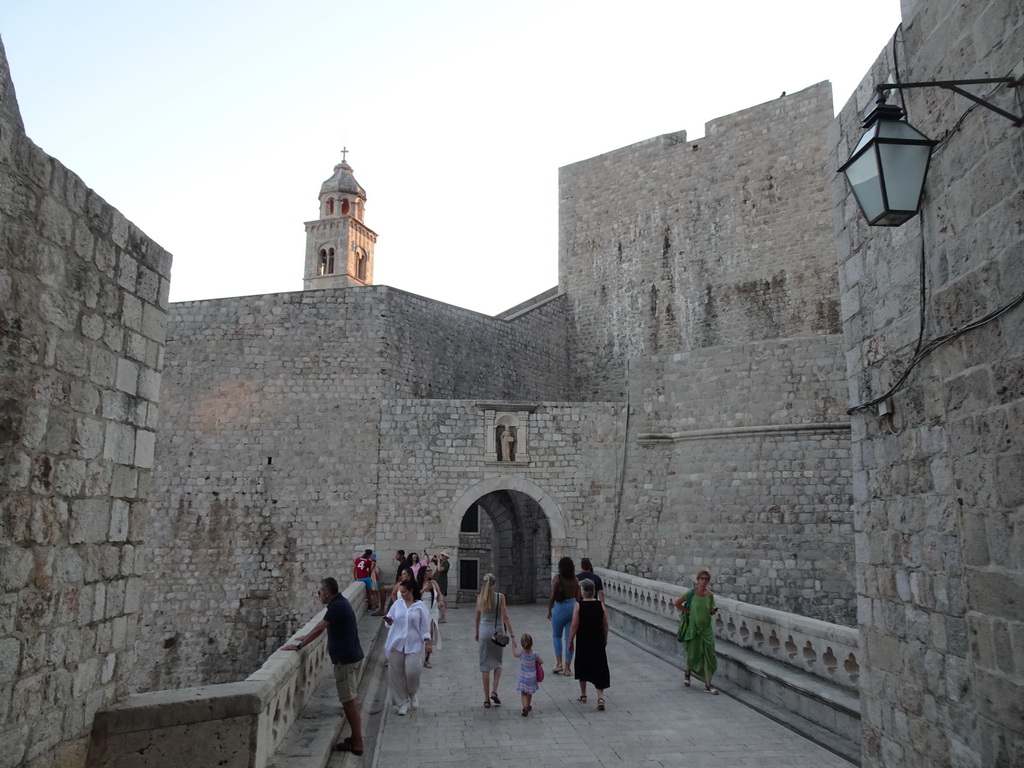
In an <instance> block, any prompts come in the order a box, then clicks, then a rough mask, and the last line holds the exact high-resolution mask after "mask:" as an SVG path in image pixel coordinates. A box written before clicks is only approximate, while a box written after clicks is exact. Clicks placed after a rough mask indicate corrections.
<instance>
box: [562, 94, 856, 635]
mask: <svg viewBox="0 0 1024 768" xmlns="http://www.w3.org/2000/svg"><path fill="white" fill-rule="evenodd" d="M831 119H832V93H831V88H830V86H829V84H828V83H820V84H818V85H815V86H812V87H810V88H807V89H805V90H803V91H801V92H799V93H795V94H791V95H788V96H784V97H782V98H779V99H777V100H775V101H772V102H768V103H766V104H761V105H758V106H756V107H752V108H750V109H747V110H744V111H742V112H739V113H736V114H734V115H729V116H727V117H723V118H719V119H717V120H713V121H712V122H710V123H709V124H708V126H707V136H706V137H705V138H703V139H699V140H696V141H693V142H687V141H686V136H685V134H682V133H679V134H669V135H666V136H660V137H657V138H654V139H650V140H648V141H644V142H640V143H639V144H634V145H631V146H629V147H624V148H622V149H618V150H615V151H614V152H609V153H607V154H604V155H600V156H598V157H595V158H591V159H589V160H584V161H581V162H579V163H575V164H574V165H571V166H568V167H566V168H562V169H561V173H560V179H559V193H560V200H561V208H560V233H561V239H560V262H559V267H560V270H559V281H560V287H561V289H562V291H563V292H564V294H565V297H566V301H567V307H568V315H569V342H570V355H571V360H572V365H573V373H574V374H575V375H576V376H577V385H578V387H579V390H578V392H577V394H578V396H579V397H580V398H581V399H586V398H587V397H590V396H604V397H613V398H618V397H621V394H620V393H622V392H623V391H624V388H625V391H628V399H629V405H630V416H629V419H630V422H629V437H628V439H627V450H626V458H625V474H624V481H623V488H622V496H621V506H620V511H619V518H620V519H619V520H618V524H617V527H616V534H617V536H616V540H615V542H614V548H613V552H612V558H611V560H610V567H611V568H615V569H621V570H625V571H627V572H630V573H634V574H637V575H639V576H644V577H648V578H653V579H666V580H670V581H678V582H680V583H683V584H687V583H691V582H692V580H693V578H694V574H695V572H696V570H697V569H698V568H700V567H708V568H710V569H711V570H712V571H713V574H714V579H715V589H716V590H717V591H719V592H720V593H721V594H723V595H724V596H727V597H733V598H736V599H739V600H749V601H751V602H754V603H757V604H759V605H765V606H770V607H776V608H780V609H782V610H787V611H793V612H796V613H800V614H801V615H805V616H809V617H813V618H818V619H824V620H826V621H838V622H840V623H844V624H847V625H852V624H854V623H855V621H856V618H855V617H856V601H855V597H854V582H853V572H852V571H853V542H852V528H851V519H850V515H849V500H850V492H849V482H850V472H849V469H848V464H847V462H848V460H849V419H848V417H847V416H846V414H845V392H844V391H843V381H844V375H843V369H844V361H843V357H842V353H841V339H840V337H839V336H838V335H837V332H838V330H839V306H838V285H837V280H836V272H835V255H834V245H833V243H832V240H831V236H830V230H829V227H830V226H831V221H832V217H831V201H830V200H829V195H828V184H827V181H826V180H827V174H826V173H825V156H826V142H825V132H826V130H827V127H828V125H829V123H830V121H831ZM627 360H628V364H627ZM612 509H614V507H613V508H612Z"/></svg>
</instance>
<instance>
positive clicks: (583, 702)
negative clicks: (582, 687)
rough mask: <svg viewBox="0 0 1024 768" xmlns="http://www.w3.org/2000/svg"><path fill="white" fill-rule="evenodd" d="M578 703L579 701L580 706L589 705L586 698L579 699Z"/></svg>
mask: <svg viewBox="0 0 1024 768" xmlns="http://www.w3.org/2000/svg"><path fill="white" fill-rule="evenodd" d="M576 701H578V702H579V703H580V704H586V703H587V697H586V696H580V697H579V698H578V699H576Z"/></svg>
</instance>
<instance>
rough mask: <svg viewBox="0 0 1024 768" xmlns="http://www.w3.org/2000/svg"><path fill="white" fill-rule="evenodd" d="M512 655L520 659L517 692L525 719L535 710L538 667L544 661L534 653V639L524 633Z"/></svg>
mask: <svg viewBox="0 0 1024 768" xmlns="http://www.w3.org/2000/svg"><path fill="white" fill-rule="evenodd" d="M512 655H513V656H515V657H516V658H518V659H519V682H518V683H516V690H517V691H519V696H520V698H521V699H522V701H523V717H526V716H527V715H529V714H530V710H531V709H533V694H535V693H536V692H537V688H538V686H537V665H538V664H543V663H544V660H543V659H542V658H541V657H540V656H538V655H537V654H536V653H534V652H533V637H532V636H531V635H530V634H529V633H524V634H523V636H522V637H520V638H519V647H518V648H513V649H512Z"/></svg>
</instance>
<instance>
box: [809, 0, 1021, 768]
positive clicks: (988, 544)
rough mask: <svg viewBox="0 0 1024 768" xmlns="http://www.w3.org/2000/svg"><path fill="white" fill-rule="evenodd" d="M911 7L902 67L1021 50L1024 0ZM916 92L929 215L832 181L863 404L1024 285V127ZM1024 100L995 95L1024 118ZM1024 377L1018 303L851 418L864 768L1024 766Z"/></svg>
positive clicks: (870, 94) (856, 383) (929, 67)
mask: <svg viewBox="0 0 1024 768" xmlns="http://www.w3.org/2000/svg"><path fill="white" fill-rule="evenodd" d="M903 9H904V19H903V25H902V28H901V30H900V32H899V33H898V35H897V37H896V55H897V57H898V66H899V72H898V79H899V80H900V81H902V82H920V81H926V80H944V79H965V78H977V77H1000V76H1003V75H1005V74H1007V73H1009V72H1010V71H1011V69H1013V68H1014V67H1015V66H1017V65H1018V64H1019V63H1020V61H1021V56H1022V52H1024V16H1022V15H1021V5H1020V3H1019V2H1016V0H981V1H980V2H976V3H967V4H965V3H960V2H954V1H953V0H917V1H916V2H904V4H903ZM896 75H897V72H896V62H895V61H894V59H893V53H892V45H891V44H890V45H887V46H886V48H885V49H884V51H883V53H882V55H881V56H880V57H879V59H878V61H877V62H876V63H875V64H874V66H872V68H871V70H870V71H869V72H868V73H867V75H866V77H865V79H864V81H863V82H862V84H861V87H860V88H858V90H857V91H856V93H855V94H854V96H853V98H852V99H851V100H850V102H849V103H848V104H847V105H846V106H845V107H844V108H843V110H842V111H841V113H840V115H839V117H838V118H837V120H836V122H835V124H834V125H833V128H832V130H831V133H830V135H829V145H830V146H829V149H830V152H831V159H830V166H831V167H833V168H836V167H838V166H839V165H840V164H842V163H843V162H845V160H846V159H847V158H848V157H849V155H850V153H851V151H852V149H853V147H854V146H855V145H856V143H857V141H858V140H859V138H860V136H861V134H862V132H863V129H862V127H861V116H862V115H863V114H864V111H865V110H866V109H867V108H868V107H869V106H871V104H872V102H873V99H874V95H875V94H874V86H875V84H876V83H883V82H886V81H887V80H889V78H890V77H894V78H895V77H896ZM967 90H973V91H974V92H976V93H985V92H986V91H987V90H988V89H987V88H986V87H984V86H978V87H971V86H969V87H967ZM905 99H906V104H907V107H908V110H909V122H910V123H911V124H912V125H914V126H915V127H917V128H918V129H919V130H921V131H922V132H923V133H925V134H926V135H928V136H930V137H931V138H933V139H938V140H941V143H940V144H939V145H938V146H937V147H936V148H935V151H934V154H933V158H932V162H931V167H930V170H929V172H928V178H927V183H926V185H925V190H924V200H923V205H922V208H921V213H920V214H919V215H918V217H916V218H915V219H912V220H911V221H909V222H908V223H906V224H904V225H903V226H902V227H899V228H898V229H884V228H877V227H875V228H871V227H868V226H867V224H866V223H865V221H864V220H863V217H862V216H861V214H860V211H859V209H858V207H857V205H856V202H855V201H854V198H853V196H852V194H851V193H850V191H849V189H848V187H847V185H846V182H845V179H843V178H842V177H841V176H836V178H835V180H834V183H833V197H834V199H835V205H836V217H835V224H836V235H837V244H838V252H839V257H840V273H839V274H840V287H841V291H842V316H843V331H844V340H845V353H846V359H847V364H848V378H849V389H850V392H851V397H852V398H853V400H854V402H855V403H861V402H863V401H866V400H870V399H874V398H877V397H881V396H883V395H884V394H885V393H886V392H887V391H888V390H889V388H890V387H891V386H892V385H894V384H895V383H896V382H897V380H898V379H900V377H902V376H903V375H904V373H905V372H906V371H907V370H908V367H909V365H910V361H911V359H912V358H913V357H914V356H915V352H916V351H917V350H918V349H921V348H922V346H924V345H927V344H928V343H929V342H931V341H932V340H933V339H937V338H939V337H940V336H942V335H944V334H947V333H951V332H953V331H956V330H957V329H961V328H963V327H964V326H966V325H967V324H968V323H971V322H972V321H975V320H977V319H979V318H981V317H983V316H984V315H986V314H987V313H990V312H993V311H995V310H997V309H999V308H1000V307H1003V306H1005V305H1007V303H1009V302H1011V301H1012V300H1014V299H1016V298H1018V297H1020V295H1021V294H1022V293H1024V259H1022V254H1024V202H1022V201H1024V162H1022V157H1024V152H1022V150H1024V143H1022V141H1024V134H1022V131H1021V129H1020V128H1019V127H1015V126H1014V125H1013V124H1012V123H1011V122H1010V121H1009V120H1007V119H1005V118H1004V117H1001V116H999V115H997V114H995V113H993V112H991V111H989V110H987V109H984V108H982V107H976V106H972V104H971V102H970V101H968V100H967V99H964V98H963V97H961V96H958V95H956V94H953V93H951V92H949V91H945V90H940V89H937V88H932V89H925V90H912V91H907V92H906V93H905ZM1019 99H1020V91H1019V89H1018V90H1017V91H1016V92H1015V90H1014V89H1010V88H1006V87H1000V88H998V89H995V90H994V91H993V92H992V95H991V100H992V102H993V103H994V104H996V105H998V106H1000V107H1002V108H1004V109H1008V110H1010V111H1013V112H1016V113H1017V114H1020V111H1021V107H1020V100H1019ZM891 101H896V102H897V103H899V99H898V97H896V98H894V99H891ZM922 259H923V262H922ZM922 274H923V280H924V283H923V285H922V282H921V280H922ZM922 302H923V312H922ZM922 315H923V317H924V328H923V329H922V328H921V327H920V322H921V318H922ZM1021 382H1024V307H1022V306H1021V305H1018V306H1017V307H1016V308H1015V309H1012V310H1010V311H1009V312H1007V313H1006V314H1004V315H1002V316H1001V317H999V318H998V319H997V320H995V321H993V322H991V323H988V324H986V325H983V326H981V327H979V328H977V329H976V330H971V331H968V332H966V333H963V334H962V335H959V336H956V337H955V338H952V340H951V341H950V342H949V343H947V344H945V345H944V346H941V347H938V348H937V349H935V351H934V352H932V353H931V354H930V355H928V356H926V357H925V358H924V359H923V360H922V361H921V362H920V364H918V365H916V366H915V367H914V368H913V369H912V370H910V372H909V375H908V377H907V379H906V386H905V388H904V389H903V390H902V391H901V392H899V393H897V394H896V395H894V396H892V397H891V398H890V399H889V402H888V404H887V405H888V410H889V411H890V415H888V416H884V417H879V416H878V415H877V411H876V410H875V409H874V408H871V409H869V410H867V411H866V412H862V413H858V414H856V415H855V416H854V417H853V425H852V426H853V446H852V448H853V453H852V455H853V470H854V476H853V486H852V487H853V491H854V525H855V539H856V552H857V592H858V599H859V618H860V627H861V632H862V637H863V659H862V663H861V668H862V678H861V699H862V713H863V719H864V739H863V744H864V765H865V766H900V767H901V768H903V767H906V768H916V767H918V766H920V767H921V768H923V767H924V766H928V767H929V768H933V767H934V766H997V765H1000V766H1002V765H1006V766H1009V765H1024V609H1022V606H1024V535H1022V531H1024V527H1022V516H1021V509H1022V505H1024V484H1022V478H1024V387H1022V385H1021Z"/></svg>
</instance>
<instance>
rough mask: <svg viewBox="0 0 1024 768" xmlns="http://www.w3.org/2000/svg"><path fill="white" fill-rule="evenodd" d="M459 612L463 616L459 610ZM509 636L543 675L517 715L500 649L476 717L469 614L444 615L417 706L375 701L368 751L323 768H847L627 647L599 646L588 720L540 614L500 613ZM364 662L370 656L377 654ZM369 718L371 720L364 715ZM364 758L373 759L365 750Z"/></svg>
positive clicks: (514, 667) (477, 683)
mask: <svg viewBox="0 0 1024 768" xmlns="http://www.w3.org/2000/svg"><path fill="white" fill-rule="evenodd" d="M467 608H468V610H467ZM509 612H510V615H511V618H512V624H513V626H514V627H515V631H516V634H517V636H519V635H521V634H522V633H523V632H529V633H530V634H532V635H533V637H534V641H535V648H536V650H538V652H539V653H540V655H541V656H542V658H543V659H544V661H545V669H546V670H547V671H548V673H549V674H548V676H547V678H546V679H545V681H544V682H543V683H541V686H540V691H538V693H537V694H536V695H535V696H534V698H533V711H532V712H531V713H530V716H529V717H523V716H522V707H521V705H520V701H519V694H518V693H516V692H515V683H516V679H517V678H518V664H519V661H518V659H515V658H514V657H513V656H512V653H511V647H509V648H507V649H506V651H505V669H504V674H503V676H502V679H501V683H500V685H499V688H498V693H499V696H500V697H501V700H502V704H503V705H502V706H500V707H492V708H491V709H484V707H483V686H482V685H481V676H480V672H479V671H478V667H477V647H476V644H475V643H474V642H473V613H474V612H473V610H472V608H471V606H462V607H461V608H460V609H459V610H454V611H453V610H449V611H448V621H447V623H446V624H443V625H442V626H441V630H442V633H443V647H442V648H441V650H439V651H437V652H436V653H435V654H434V656H433V657H432V658H431V662H432V663H433V665H434V666H433V669H427V670H424V671H423V680H422V688H421V689H420V696H419V698H420V702H421V704H422V706H421V708H420V709H419V710H416V711H412V712H410V714H409V715H407V716H405V717H401V716H399V715H398V714H397V713H396V711H395V708H394V707H393V706H384V705H383V702H384V700H385V699H384V696H383V692H382V691H379V692H378V696H377V698H376V699H375V702H373V703H364V724H366V723H369V724H370V726H371V729H372V733H370V734H369V735H368V743H367V747H368V751H367V753H366V754H365V755H363V756H362V757H361V758H356V757H353V756H344V757H343V756H341V755H335V756H333V757H332V758H331V761H330V763H329V765H330V766H331V768H341V767H342V766H356V765H362V766H374V767H375V768H399V767H403V768H404V766H408V765H416V766H417V768H442V767H443V768H451V767H452V766H456V767H461V766H467V767H468V766H474V767H480V766H489V767H492V768H499V767H500V766H509V767H510V768H513V767H514V768H523V766H538V767H539V768H546V767H547V766H550V767H551V768H575V766H580V768H583V767H584V766H586V768H595V766H596V767H597V768H606V767H607V768H612V767H621V766H630V767H634V766H635V768H680V767H682V766H686V767H689V766H693V767H694V768H699V767H700V766H714V767H715V768H726V767H728V766H737V767H738V768H743V767H744V766H751V768H754V767H755V766H756V768H769V767H770V766H779V768H783V767H785V768H802V767H804V766H806V768H832V767H833V766H834V767H835V768H849V766H850V765H851V763H849V762H848V761H846V760H844V759H843V758H841V757H838V756H836V755H835V754H833V753H832V752H829V751H828V750H826V749H824V748H822V747H820V746H818V745H817V744H814V743H813V742H811V741H808V740H807V739H805V738H803V737H802V736H800V735H798V734H796V733H794V732H792V731H790V730H789V729H787V728H786V727H784V726H782V725H780V724H778V723H776V722H774V721H772V720H770V719H769V718H767V717H765V716H763V715H761V714H759V713H757V712H755V711H754V710H752V709H750V708H748V707H746V706H745V705H743V704H741V703H740V702H738V701H736V700H735V699H732V698H730V697H728V696H726V695H724V694H723V695H720V696H709V695H707V694H706V693H704V692H703V687H702V686H700V685H699V684H696V683H695V684H694V686H693V687H692V688H690V689H685V688H683V685H682V673H681V672H680V671H679V670H678V669H677V668H676V667H674V666H672V665H671V664H669V663H668V662H666V661H663V660H661V659H659V658H657V657H656V656H653V655H651V654H649V653H646V652H645V651H643V650H642V649H640V648H638V647H637V646H635V645H633V644H632V643H630V642H629V641H628V640H626V639H624V638H621V637H618V636H616V635H614V634H613V635H612V636H611V637H610V639H609V643H608V657H609V666H610V667H611V687H610V688H609V689H608V691H607V692H606V697H605V698H606V700H607V709H606V710H605V711H604V712H598V711H597V709H596V704H597V698H596V696H595V695H594V692H593V690H592V689H591V690H589V692H588V693H589V700H588V703H587V704H581V703H579V702H577V701H576V697H577V696H578V695H579V684H578V683H577V682H576V681H575V680H574V679H572V678H569V677H565V676H561V675H553V674H550V669H551V667H552V666H553V660H554V652H553V648H552V642H551V631H550V624H549V622H548V621H547V619H546V618H545V617H546V613H547V611H546V605H545V604H543V603H537V604H535V605H528V606H510V608H509ZM374 653H377V654H381V653H382V650H381V648H380V647H378V648H376V649H374ZM368 709H376V710H377V714H376V716H375V717H374V716H373V715H368V714H366V713H367V710H368ZM371 749H372V750H373V756H372V757H371V752H370V751H369V750H371Z"/></svg>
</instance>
